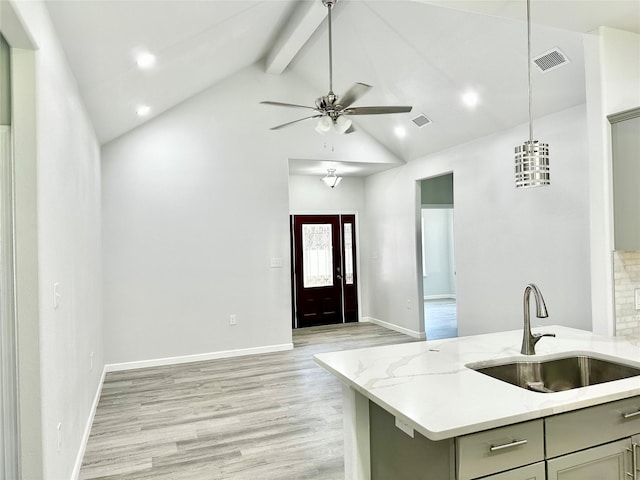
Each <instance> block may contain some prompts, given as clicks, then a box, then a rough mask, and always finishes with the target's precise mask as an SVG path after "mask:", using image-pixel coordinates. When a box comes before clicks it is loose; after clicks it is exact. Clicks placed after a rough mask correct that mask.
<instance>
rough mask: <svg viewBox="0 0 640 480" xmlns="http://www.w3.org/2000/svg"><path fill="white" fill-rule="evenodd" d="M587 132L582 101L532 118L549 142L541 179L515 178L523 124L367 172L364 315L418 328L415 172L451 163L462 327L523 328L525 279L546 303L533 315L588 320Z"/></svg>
mask: <svg viewBox="0 0 640 480" xmlns="http://www.w3.org/2000/svg"><path fill="white" fill-rule="evenodd" d="M586 135H587V127H586V113H585V107H584V106H579V107H575V108H572V109H569V110H566V111H563V112H559V113H557V114H554V115H550V116H548V117H544V118H540V119H537V120H536V121H535V137H536V138H538V139H540V140H543V141H545V142H548V143H549V144H550V148H551V158H552V159H551V162H552V167H551V168H552V185H551V186H550V187H546V188H538V189H525V190H516V189H515V187H514V180H513V162H514V161H513V148H514V146H515V145H518V144H520V143H522V141H523V139H526V137H527V136H528V134H527V126H526V125H522V126H520V127H518V128H514V129H511V130H508V131H505V132H503V133H500V134H496V135H493V136H491V137H487V138H483V139H480V140H477V141H474V142H471V143H468V144H465V145H461V146H459V147H455V148H452V149H450V150H446V151H443V152H440V153H437V154H434V155H430V156H428V157H425V158H422V159H419V160H416V161H412V162H410V163H409V164H407V165H406V166H404V167H400V168H395V169H393V170H389V171H387V172H383V173H380V174H377V175H374V176H371V177H369V178H368V179H367V183H366V198H367V205H366V209H367V210H366V211H367V226H368V231H367V233H366V234H367V235H368V241H369V252H370V256H369V258H368V259H367V260H366V261H368V262H370V268H371V275H370V276H369V279H370V282H371V284H370V290H371V291H370V299H369V300H370V305H371V312H370V313H371V316H373V317H375V318H378V319H380V320H382V321H386V322H389V323H393V324H396V325H398V326H400V327H402V328H406V329H409V330H413V331H416V330H419V329H420V328H422V327H421V323H422V322H421V319H422V311H421V308H417V306H419V305H420V303H421V301H419V297H418V294H419V289H418V281H419V280H418V270H417V265H418V262H417V258H419V256H418V250H419V246H420V244H419V241H420V240H419V238H420V237H419V235H418V232H419V213H418V211H419V210H418V209H419V206H418V199H419V196H418V184H417V181H418V180H420V179H423V178H426V177H431V176H435V175H438V174H442V173H446V172H451V171H453V174H454V197H455V201H454V203H455V206H456V207H455V209H456V215H455V252H456V267H457V282H458V283H457V286H458V290H457V301H458V329H459V333H460V335H471V334H477V333H484V332H494V331H500V330H512V329H518V328H522V294H523V291H524V287H525V286H526V284H527V283H530V282H533V283H536V284H537V285H538V286H539V287H540V289H541V290H542V293H543V294H544V297H545V299H546V301H547V306H548V309H549V313H550V317H549V318H548V319H541V320H538V319H535V320H534V322H533V323H534V324H560V325H567V326H572V327H578V328H585V329H589V328H590V327H591V311H590V283H589V240H588V239H589V218H588V170H587V163H586V160H585V159H586V156H587V151H586ZM420 281H421V279H420Z"/></svg>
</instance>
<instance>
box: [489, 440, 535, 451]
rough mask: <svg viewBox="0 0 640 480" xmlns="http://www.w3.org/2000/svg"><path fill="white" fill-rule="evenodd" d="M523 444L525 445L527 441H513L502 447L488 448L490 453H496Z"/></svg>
mask: <svg viewBox="0 0 640 480" xmlns="http://www.w3.org/2000/svg"><path fill="white" fill-rule="evenodd" d="M525 443H527V440H526V439H524V440H514V441H512V442H509V443H503V444H502V445H491V447H490V448H489V451H491V452H497V451H498V450H503V449H505V448H511V447H517V446H518V445H524V444H525Z"/></svg>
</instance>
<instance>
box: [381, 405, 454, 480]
mask: <svg viewBox="0 0 640 480" xmlns="http://www.w3.org/2000/svg"><path fill="white" fill-rule="evenodd" d="M369 422H370V423H369V429H370V435H371V443H370V445H371V447H370V448H371V450H370V456H371V480H389V479H393V480H454V478H455V460H454V459H455V452H454V441H453V439H448V440H440V441H437V442H434V441H433V440H429V439H428V438H426V437H424V436H422V435H421V434H420V433H418V432H416V431H414V432H413V438H411V437H410V436H409V435H407V434H406V433H404V432H403V431H401V430H400V429H399V428H397V427H396V426H395V417H394V416H393V415H391V414H390V413H389V412H387V411H386V410H384V409H383V408H381V407H379V406H378V405H376V404H375V403H373V402H369Z"/></svg>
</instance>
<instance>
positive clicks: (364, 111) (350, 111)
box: [342, 106, 413, 115]
mask: <svg viewBox="0 0 640 480" xmlns="http://www.w3.org/2000/svg"><path fill="white" fill-rule="evenodd" d="M412 108H413V107H408V106H405V107H400V106H389V107H352V108H346V109H345V110H344V111H343V112H342V113H344V114H346V115H380V114H385V113H406V112H410V111H411V109H412Z"/></svg>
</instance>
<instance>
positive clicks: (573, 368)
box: [469, 355, 640, 393]
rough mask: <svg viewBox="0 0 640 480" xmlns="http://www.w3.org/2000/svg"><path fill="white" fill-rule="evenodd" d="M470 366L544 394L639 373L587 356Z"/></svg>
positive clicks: (632, 368)
mask: <svg viewBox="0 0 640 480" xmlns="http://www.w3.org/2000/svg"><path fill="white" fill-rule="evenodd" d="M469 368H472V369H473V370H476V371H477V372H480V373H483V374H485V375H489V376H491V377H493V378H497V379H498V380H502V381H503V382H508V383H511V384H512V385H517V386H518V387H522V388H526V389H528V390H534V391H537V392H543V393H553V392H560V391H562V390H570V389H572V388H579V387H586V386H589V385H595V384H598V383H605V382H611V381H613V380H621V379H623V378H629V377H634V376H636V375H640V368H636V367H632V366H629V365H624V364H622V363H617V362H613V361H610V360H603V359H599V358H594V357H589V356H586V355H585V356H583V355H577V356H570V357H564V358H556V359H553V360H541V361H523V362H519V361H518V362H511V363H506V364H502V365H492V366H487V367H473V366H469Z"/></svg>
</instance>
